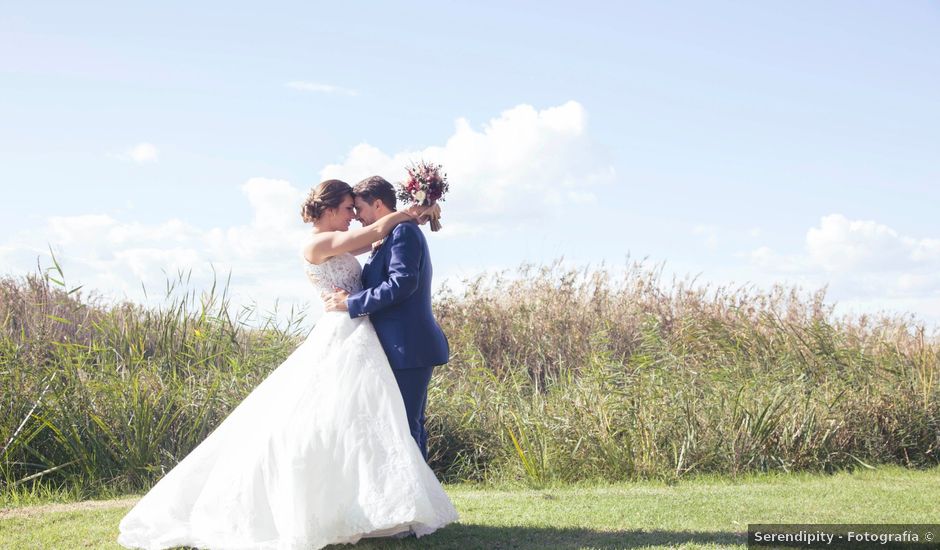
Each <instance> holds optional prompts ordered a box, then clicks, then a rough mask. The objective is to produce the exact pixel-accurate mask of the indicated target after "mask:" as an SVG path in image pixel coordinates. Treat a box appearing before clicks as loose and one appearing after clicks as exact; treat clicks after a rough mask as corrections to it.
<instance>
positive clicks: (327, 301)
mask: <svg viewBox="0 0 940 550" xmlns="http://www.w3.org/2000/svg"><path fill="white" fill-rule="evenodd" d="M346 298H349V293H348V292H346V291H345V290H343V289H341V288H336V287H333V293H332V294H327V295H326V296H325V297H324V300H323V301H324V307H325V309H326V311H349V307H348V306H346Z"/></svg>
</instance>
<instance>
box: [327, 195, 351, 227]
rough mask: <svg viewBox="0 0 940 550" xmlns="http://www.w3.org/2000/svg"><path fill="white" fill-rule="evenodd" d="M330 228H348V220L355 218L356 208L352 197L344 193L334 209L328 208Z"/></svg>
mask: <svg viewBox="0 0 940 550" xmlns="http://www.w3.org/2000/svg"><path fill="white" fill-rule="evenodd" d="M330 218H331V219H330V226H331V227H330V228H331V229H332V230H333V231H346V230H348V229H349V222H351V221H353V220H354V219H356V209H355V208H354V207H353V198H352V196H350V195H346V198H345V199H343V202H341V203H339V206H337V207H336V208H334V209H331V210H330Z"/></svg>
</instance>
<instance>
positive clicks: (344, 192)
mask: <svg viewBox="0 0 940 550" xmlns="http://www.w3.org/2000/svg"><path fill="white" fill-rule="evenodd" d="M347 196H349V197H352V196H353V191H352V187H350V186H349V184H348V183H346V182H345V181H340V180H326V181H324V182H322V183H320V184H319V185H317V186H316V187H314V188H313V189H311V190H310V193H309V194H308V195H307V198H306V199H305V200H304V204H303V206H301V207H300V217H301V218H303V220H304V222H305V223H312V222H315V221H317V220H318V219H320V216H322V215H323V214H324V212H326V211H327V210H329V209H330V208H336V207H338V206H339V205H340V204H341V203H342V202H343V200H344V199H345V198H346V197H347Z"/></svg>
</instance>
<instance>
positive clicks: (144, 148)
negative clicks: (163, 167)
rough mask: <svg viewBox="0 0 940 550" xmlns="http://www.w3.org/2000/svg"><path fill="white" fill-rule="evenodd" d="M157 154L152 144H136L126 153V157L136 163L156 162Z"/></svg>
mask: <svg viewBox="0 0 940 550" xmlns="http://www.w3.org/2000/svg"><path fill="white" fill-rule="evenodd" d="M158 154H159V152H158V151H157V148H156V146H154V145H153V144H152V143H146V142H144V143H138V144H137V145H135V146H133V147H131V148H130V149H129V150H128V151H127V156H128V157H129V158H130V159H131V160H133V161H134V162H136V163H139V164H144V163H147V162H157V156H158Z"/></svg>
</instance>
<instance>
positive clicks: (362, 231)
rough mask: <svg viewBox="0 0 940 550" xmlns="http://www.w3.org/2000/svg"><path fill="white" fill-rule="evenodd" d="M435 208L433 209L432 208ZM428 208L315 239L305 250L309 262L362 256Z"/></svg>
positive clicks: (402, 213)
mask: <svg viewBox="0 0 940 550" xmlns="http://www.w3.org/2000/svg"><path fill="white" fill-rule="evenodd" d="M432 208H433V207H432ZM425 210H428V209H426V208H420V207H411V208H409V209H407V210H401V211H398V212H392V213H390V214H386V215H384V216H382V217H381V218H379V219H378V220H376V221H375V223H372V224H370V225H367V226H365V227H360V228H356V229H350V230H348V231H330V232H327V233H321V234H319V235H317V236H315V237H314V239H313V242H312V243H311V244H310V246H309V248H308V249H307V250H305V255H306V256H307V260H310V261H312V263H321V262H323V261H324V260H326V259H328V258H332V257H333V256H336V255H339V254H343V253H345V252H353V253H356V254H362V253H363V252H367V251H369V250H371V249H372V243H374V242H375V241H378V240H380V239H383V238H385V236H387V235H388V234H389V233H391V231H392V229H394V228H395V226H396V225H398V224H400V223H402V222H406V221H411V220H415V219H417V218H418V217H419V216H420V215H421V214H422V213H423V212H424V211H425Z"/></svg>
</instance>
